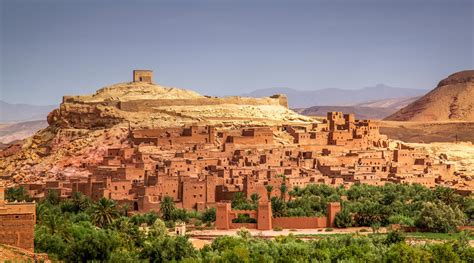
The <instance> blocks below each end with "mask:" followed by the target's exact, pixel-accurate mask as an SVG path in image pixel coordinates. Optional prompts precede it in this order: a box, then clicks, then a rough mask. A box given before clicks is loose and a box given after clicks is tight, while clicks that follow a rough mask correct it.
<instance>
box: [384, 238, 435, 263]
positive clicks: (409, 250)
mask: <svg viewBox="0 0 474 263" xmlns="http://www.w3.org/2000/svg"><path fill="white" fill-rule="evenodd" d="M430 258H431V257H430V254H429V253H428V252H426V251H424V250H422V249H421V248H418V247H414V246H410V245H407V244H406V243H403V242H400V243H396V244H394V245H392V246H390V248H389V249H388V251H387V252H386V254H385V255H384V261H385V262H403V263H405V262H406V263H412V262H430Z"/></svg>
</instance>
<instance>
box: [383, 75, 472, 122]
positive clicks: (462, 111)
mask: <svg viewBox="0 0 474 263" xmlns="http://www.w3.org/2000/svg"><path fill="white" fill-rule="evenodd" d="M387 120H393V121H423V122H426V121H474V70H465V71H460V72H457V73H454V74H452V75H450V76H449V77H447V78H445V79H443V80H442V81H440V82H439V84H438V86H437V87H436V88H435V89H433V90H432V91H430V92H429V93H427V94H426V95H425V96H423V97H421V98H419V99H418V100H416V101H414V102H413V103H410V104H409V105H408V106H406V107H404V108H402V109H400V110H399V111H398V112H396V113H394V114H393V115H391V116H389V117H388V118H387Z"/></svg>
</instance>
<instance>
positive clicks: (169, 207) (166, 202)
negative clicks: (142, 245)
mask: <svg viewBox="0 0 474 263" xmlns="http://www.w3.org/2000/svg"><path fill="white" fill-rule="evenodd" d="M175 209H176V207H175V205H174V201H173V197H171V196H165V197H163V200H161V204H160V212H161V215H162V217H163V220H165V221H168V220H170V219H171V215H172V214H173V211H174V210H175Z"/></svg>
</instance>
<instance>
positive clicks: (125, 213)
mask: <svg viewBox="0 0 474 263" xmlns="http://www.w3.org/2000/svg"><path fill="white" fill-rule="evenodd" d="M121 210H122V213H123V215H124V216H128V211H129V210H130V205H129V204H123V205H122V207H121Z"/></svg>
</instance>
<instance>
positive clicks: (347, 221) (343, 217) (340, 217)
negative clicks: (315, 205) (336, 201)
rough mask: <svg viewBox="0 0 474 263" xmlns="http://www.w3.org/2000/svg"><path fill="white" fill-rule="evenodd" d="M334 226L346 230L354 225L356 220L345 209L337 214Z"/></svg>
mask: <svg viewBox="0 0 474 263" xmlns="http://www.w3.org/2000/svg"><path fill="white" fill-rule="evenodd" d="M334 224H335V225H336V227H340V228H346V227H351V226H353V225H354V219H353V218H352V215H351V213H350V212H349V211H348V210H347V209H343V210H342V211H341V212H339V213H337V214H336V217H335V218H334Z"/></svg>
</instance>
